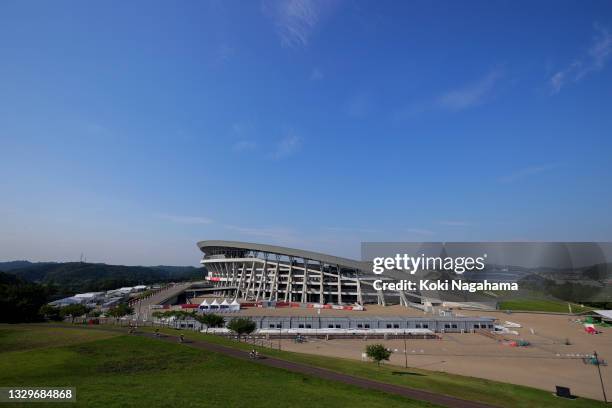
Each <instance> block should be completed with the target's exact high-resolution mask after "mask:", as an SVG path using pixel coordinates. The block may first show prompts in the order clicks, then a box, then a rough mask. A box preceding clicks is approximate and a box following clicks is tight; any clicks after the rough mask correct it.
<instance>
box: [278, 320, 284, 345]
mask: <svg viewBox="0 0 612 408" xmlns="http://www.w3.org/2000/svg"><path fill="white" fill-rule="evenodd" d="M282 331H283V325H282V323H281V324H280V325H279V327H278V350H279V351H280V349H281V333H282Z"/></svg>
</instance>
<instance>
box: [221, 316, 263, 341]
mask: <svg viewBox="0 0 612 408" xmlns="http://www.w3.org/2000/svg"><path fill="white" fill-rule="evenodd" d="M227 328H228V329H230V330H231V331H233V332H234V333H236V334H237V335H238V341H240V337H241V336H242V335H243V334H251V333H253V332H254V331H255V329H256V328H257V325H256V324H255V322H254V321H252V320H251V319H249V318H246V317H239V318H237V319H232V320H231V321H230V322H229V323H228V324H227Z"/></svg>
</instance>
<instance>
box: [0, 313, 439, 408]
mask: <svg viewBox="0 0 612 408" xmlns="http://www.w3.org/2000/svg"><path fill="white" fill-rule="evenodd" d="M0 386H2V387H5V386H13V387H14V386H39V387H40V386H49V387H53V386H56V387H62V386H64V387H66V386H70V387H75V388H76V395H77V402H76V403H66V404H59V405H58V404H57V403H54V404H50V405H52V406H54V407H55V406H62V405H64V406H67V407H74V406H77V407H80V406H83V407H109V406H130V407H195V406H211V407H213V406H225V407H301V406H315V407H321V408H325V407H334V408H335V407H347V406H352V407H368V408H394V407H429V406H431V405H429V404H426V403H422V402H417V401H411V400H408V399H406V398H402V397H399V396H394V395H390V394H385V393H382V392H377V391H372V390H365V389H362V388H358V387H355V386H349V385H345V384H342V383H337V382H332V381H327V380H322V379H318V378H315V377H311V376H307V375H301V374H295V373H290V372H288V371H285V370H282V369H277V368H272V367H267V366H263V365H260V364H257V363H255V362H250V361H244V360H238V359H235V358H231V357H226V356H223V355H220V354H217V353H212V352H207V351H203V350H197V349H193V348H189V347H185V346H183V345H180V344H178V343H176V344H175V343H166V342H160V341H158V340H155V339H150V338H143V337H136V336H127V335H126V334H125V332H123V333H117V332H115V333H112V332H107V331H100V330H91V329H89V330H88V329H77V328H66V329H62V328H51V327H45V326H44V325H30V326H1V325H0Z"/></svg>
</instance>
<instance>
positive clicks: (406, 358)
mask: <svg viewBox="0 0 612 408" xmlns="http://www.w3.org/2000/svg"><path fill="white" fill-rule="evenodd" d="M404 368H408V347H407V346H406V330H404Z"/></svg>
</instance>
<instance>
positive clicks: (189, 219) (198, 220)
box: [155, 214, 213, 225]
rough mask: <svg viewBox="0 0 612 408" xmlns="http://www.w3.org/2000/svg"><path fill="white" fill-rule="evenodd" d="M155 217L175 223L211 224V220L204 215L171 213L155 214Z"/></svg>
mask: <svg viewBox="0 0 612 408" xmlns="http://www.w3.org/2000/svg"><path fill="white" fill-rule="evenodd" d="M155 216H156V217H157V218H161V219H164V220H167V221H171V222H174V223H177V224H192V225H200V224H211V223H212V222H213V221H212V220H211V219H210V218H206V217H193V216H185V215H172V214H155Z"/></svg>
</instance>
